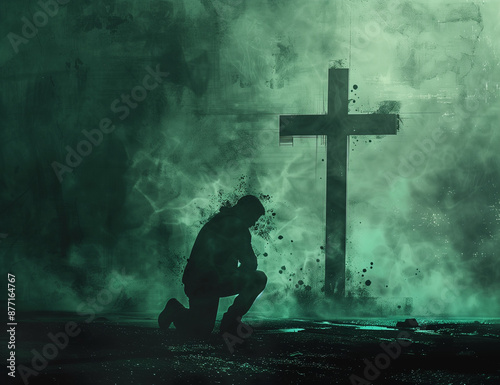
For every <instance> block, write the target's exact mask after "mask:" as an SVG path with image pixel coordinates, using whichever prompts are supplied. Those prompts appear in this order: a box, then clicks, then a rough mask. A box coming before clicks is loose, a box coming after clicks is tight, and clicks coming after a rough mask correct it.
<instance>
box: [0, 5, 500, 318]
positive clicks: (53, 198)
mask: <svg viewBox="0 0 500 385" xmlns="http://www.w3.org/2000/svg"><path fill="white" fill-rule="evenodd" d="M0 7H1V8H0V21H1V23H0V30H1V34H0V36H2V41H1V45H0V68H1V71H0V78H1V84H2V87H1V88H0V89H1V98H0V116H1V117H2V119H1V120H0V122H1V123H0V129H1V133H2V136H1V139H2V140H1V142H0V149H1V156H0V169H1V171H2V172H1V175H0V194H1V195H0V211H1V218H0V233H2V234H8V235H7V237H6V238H4V239H3V238H2V239H1V241H2V242H1V243H0V255H1V256H2V271H3V272H4V273H7V272H10V273H14V274H16V276H17V295H18V306H20V307H21V308H22V309H24V310H33V309H61V310H69V311H75V310H76V309H77V308H78V307H79V306H80V305H81V304H82V303H85V302H87V301H92V300H95V298H96V295H98V293H99V292H100V291H101V290H102V289H103V288H106V287H108V285H110V282H112V280H113V278H116V277H119V278H121V279H122V281H123V282H126V283H127V284H126V286H125V288H124V289H123V291H122V292H121V293H120V295H118V296H116V297H114V298H113V299H112V301H111V302H110V303H109V304H108V305H107V306H105V307H103V308H104V309H105V310H107V311H125V310H130V311H147V312H157V311H160V310H161V309H162V307H163V306H164V303H165V301H166V300H167V299H168V298H170V297H171V296H176V297H178V298H179V299H180V300H181V301H182V302H184V303H186V298H185V296H184V294H183V288H182V285H181V276H182V271H183V268H184V265H185V263H186V259H187V257H188V256H189V252H190V248H191V246H192V244H193V242H194V238H195V237H196V234H197V232H198V231H199V229H200V228H201V226H202V224H203V223H204V222H205V221H206V220H207V219H208V218H209V217H210V216H211V215H212V214H213V213H215V212H216V211H217V210H218V209H219V208H220V206H221V205H223V204H228V203H230V204H233V203H235V202H236V200H237V199H238V197H239V196H241V195H244V194H255V195H259V196H261V197H262V198H263V202H264V204H265V206H266V209H267V210H268V213H267V215H266V218H264V219H262V220H261V221H260V222H259V224H258V228H257V229H255V230H254V237H253V245H254V249H255V251H256V254H257V255H258V260H259V269H261V270H263V271H264V272H266V274H267V275H268V278H269V283H268V286H267V288H266V290H265V292H264V293H263V294H262V295H261V297H260V298H259V299H258V301H257V302H256V304H255V305H254V307H253V311H255V312H259V313H264V314H267V315H270V316H292V315H294V314H297V313H299V312H300V311H303V310H304V309H309V310H310V311H313V312H314V311H315V312H316V313H317V314H321V315H323V316H326V317H333V316H335V315H338V313H336V310H335V309H336V308H335V307H333V308H329V309H330V310H325V307H324V304H325V301H324V295H323V293H322V289H323V285H324V281H323V276H324V252H323V250H322V246H323V244H324V226H325V215H324V210H325V207H324V202H325V172H326V170H325V162H324V159H325V156H326V154H325V139H324V138H322V137H317V138H301V139H295V140H294V145H293V146H285V145H281V146H280V145H279V134H278V133H279V124H278V121H279V114H322V113H324V112H325V108H326V107H325V106H326V93H327V70H328V68H329V67H330V66H338V67H348V68H350V84H351V87H352V100H351V112H352V113H354V112H357V113H371V112H374V111H376V110H377V109H379V107H380V106H381V105H384V103H385V104H386V102H387V101H394V102H396V105H399V106H400V114H401V119H402V125H401V129H400V132H399V134H398V135H397V136H394V137H380V138H377V137H351V139H350V143H349V150H350V152H349V154H350V155H349V176H348V196H349V198H348V240H347V245H348V250H347V259H348V266H347V276H348V278H349V279H348V281H347V290H346V291H347V292H348V293H349V294H350V295H351V296H357V297H377V298H382V299H387V300H389V302H390V301H393V305H394V312H397V311H398V310H397V308H396V307H395V305H397V304H398V303H401V301H400V299H401V298H405V297H412V298H413V312H414V314H427V315H442V314H445V315H477V314H482V315H498V313H499V306H498V304H499V296H498V294H499V289H500V283H499V282H500V263H499V261H500V259H499V257H498V251H497V247H496V246H498V236H499V229H500V211H499V210H500V194H499V192H498V183H499V178H500V162H499V157H498V150H499V144H500V130H499V116H500V106H499V103H498V94H499V84H500V68H499V64H500V59H499V52H500V49H499V43H498V39H497V37H498V36H499V35H500V27H499V26H498V22H497V21H498V20H499V18H500V2H499V1H482V2H468V1H458V2H453V3H448V2H443V1H430V0H429V1H412V2H405V1H398V2H389V1H359V0H358V1H319V0H316V1H295V0H289V1H277V0H274V1H272V0H269V1H263V0H260V1H242V0H236V1H228V0H224V1H223V0H212V1H209V0H203V1H196V0H190V1H187V0H186V1H184V2H183V1H180V0H178V1H141V2H137V1H113V0H106V1H91V0H88V1H85V2H80V1H78V2H77V1H72V2H69V3H68V4H67V5H65V6H61V8H60V10H59V12H58V14H57V15H56V16H54V17H52V18H50V20H49V22H48V24H47V26H45V27H43V28H40V30H39V33H38V34H37V36H36V37H35V38H33V39H30V40H29V42H28V44H26V45H21V46H20V47H19V53H17V54H16V53H15V52H14V51H13V49H12V47H11V46H10V43H9V41H8V39H7V38H6V36H7V34H8V33H9V32H14V33H17V34H20V31H21V27H22V21H21V17H23V16H26V17H28V18H31V16H32V15H33V14H34V13H35V12H36V11H38V10H39V7H38V6H37V4H36V2H33V1H31V2H23V3H22V4H14V3H7V2H2V3H1V5H0ZM148 65H149V66H151V67H153V68H154V67H156V65H160V68H161V69H162V70H163V71H167V72H169V77H168V78H167V79H166V80H165V81H164V82H163V84H162V85H161V86H160V87H158V88H157V89H156V90H154V91H151V92H150V93H149V94H148V96H147V98H146V99H145V100H144V102H142V103H140V104H139V106H138V107H137V108H136V109H134V110H132V111H131V114H130V116H129V117H128V118H127V119H125V120H123V121H119V119H118V118H117V116H116V115H115V114H113V113H112V112H111V111H110V104H111V102H112V101H113V100H114V99H116V98H119V97H120V95H121V94H122V93H129V92H130V90H131V89H132V88H133V87H135V86H137V85H139V84H141V82H142V79H143V77H144V75H145V74H146V70H145V67H146V66H148ZM354 85H356V86H357V87H356V89H354V88H355V87H354ZM105 117H110V118H111V119H113V121H114V122H115V123H116V124H117V129H116V130H115V131H114V132H113V133H111V134H108V135H106V136H105V139H104V140H103V143H102V144H101V145H99V146H97V147H95V148H94V149H93V152H92V154H90V155H89V156H88V157H86V158H84V160H83V162H82V164H81V165H80V166H79V167H77V168H75V170H74V171H73V172H72V173H71V174H69V173H67V174H65V175H64V180H63V182H62V183H59V181H58V180H57V178H56V176H55V174H54V172H53V170H52V167H51V163H52V162H53V161H58V162H61V163H63V162H64V158H65V156H66V150H65V147H66V146H70V147H72V148H76V145H77V144H78V143H79V141H81V140H82V139H85V138H84V136H83V135H82V133H81V130H82V129H87V130H90V129H93V128H97V127H98V124H99V121H100V119H102V118H105ZM436 130H441V132H442V136H441V140H440V141H439V142H435V143H431V144H429V142H428V140H429V138H432V134H433V133H435V132H436ZM426 146H427V147H426ZM423 148H430V149H431V150H429V151H428V152H424V151H423V150H422V149H423ZM415 154H416V155H415ZM419 154H420V155H419ZM422 154H423V155H422ZM408 162H410V163H408ZM273 214H274V215H273ZM280 236H281V237H282V239H280V238H279V237H280ZM292 241H293V242H292ZM371 263H373V265H371ZM363 269H366V272H363ZM367 280H369V281H370V282H371V285H370V286H367V284H366V281H367ZM390 303H392V302H390ZM227 304H228V300H225V301H223V306H225V305H227ZM332 309H333V310H332ZM363 310H364V312H365V313H371V314H372V315H378V313H377V309H376V308H373V309H371V308H367V309H363Z"/></svg>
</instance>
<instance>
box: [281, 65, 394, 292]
mask: <svg viewBox="0 0 500 385" xmlns="http://www.w3.org/2000/svg"><path fill="white" fill-rule="evenodd" d="M348 86H349V70H348V69H333V68H331V69H330V70H329V72H328V110H327V113H326V115H281V116H280V140H283V137H291V136H311V135H324V136H326V137H327V139H326V143H327V147H326V154H327V163H326V244H325V293H326V295H328V296H331V297H335V298H343V297H344V296H345V246H346V202H347V189H346V188H347V162H348V158H347V157H348V151H347V147H348V136H349V135H395V134H396V133H397V130H398V128H399V116H398V115H397V114H387V115H382V114H368V115H367V114H364V115H361V114H356V115H354V114H353V115H350V114H349V113H348V105H349V89H348Z"/></svg>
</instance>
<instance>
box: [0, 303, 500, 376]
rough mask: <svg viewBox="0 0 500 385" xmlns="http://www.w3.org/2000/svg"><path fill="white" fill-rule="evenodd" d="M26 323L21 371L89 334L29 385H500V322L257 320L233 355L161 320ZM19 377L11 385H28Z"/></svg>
mask: <svg viewBox="0 0 500 385" xmlns="http://www.w3.org/2000/svg"><path fill="white" fill-rule="evenodd" d="M25 318H26V319H25V320H24V321H19V324H18V326H17V335H16V338H17V344H16V356H17V363H16V364H17V365H19V364H24V365H26V366H27V367H30V368H31V367H32V365H31V359H32V357H33V354H34V353H33V352H32V349H36V350H37V351H38V352H42V351H43V348H44V346H45V345H46V344H48V343H50V342H51V341H50V339H49V337H48V333H54V334H55V333H57V332H60V331H62V330H64V327H65V325H66V323H67V322H68V321H76V322H77V323H78V325H79V327H80V328H81V333H80V334H79V335H78V336H76V337H72V338H69V344H68V346H67V347H66V348H65V349H62V350H59V352H58V353H57V356H56V357H55V358H54V359H52V360H50V361H49V362H48V365H47V367H46V368H45V369H43V370H40V373H39V374H38V376H31V377H30V378H29V383H30V384H76V385H80V384H81V385H83V384H85V385H86V384H117V385H121V384H137V385H139V384H145V385H146V384H147V385H149V384H205V383H206V384H209V383H210V384H295V383H297V384H313V383H321V384H351V383H355V384H369V383H373V384H433V385H441V384H443V385H448V384H466V385H474V384H495V385H498V384H500V338H499V336H500V320H491V319H488V320H486V319H467V320H436V319H434V320H425V319H418V321H419V323H420V327H419V328H413V329H401V328H400V329H397V328H396V327H395V325H396V322H397V321H401V320H404V318H402V319H401V318H399V319H388V318H386V319H363V320H360V319H358V320H346V319H343V320H337V321H313V320H298V319H292V320H269V319H267V320H261V321H260V324H259V321H258V320H256V319H252V318H250V319H248V320H245V322H247V323H249V324H254V325H258V326H254V330H253V333H252V335H251V336H250V337H249V338H248V339H246V340H245V343H244V344H242V345H236V346H235V347H236V349H235V351H234V354H231V353H230V351H229V349H228V346H227V345H226V343H225V342H224V340H223V338H222V337H220V336H218V335H216V334H213V335H212V337H211V338H209V339H204V340H203V339H185V338H182V337H180V336H179V335H177V333H176V331H175V330H174V329H170V330H168V331H161V330H159V329H157V328H156V322H155V320H154V319H153V317H152V316H151V317H150V316H144V315H135V316H131V315H130V314H129V315H127V316H124V315H121V316H118V315H113V316H111V315H108V316H106V317H100V318H96V319H95V320H93V321H92V322H88V323H87V322H85V319H84V318H81V317H78V316H76V315H71V314H58V315H57V316H56V315H55V314H53V313H52V314H49V313H44V314H42V313H37V314H32V315H30V316H27V317H25ZM404 330H406V331H407V332H408V333H409V334H408V335H407V336H403V335H401V334H400V333H401V332H402V331H404ZM398 337H400V339H399V341H400V342H402V344H404V345H408V346H406V347H402V348H401V354H400V356H399V357H397V358H395V359H390V364H389V366H388V367H387V368H386V369H384V370H380V374H379V375H378V377H377V378H376V379H375V380H374V381H372V382H370V381H367V380H362V378H363V377H364V374H363V372H364V369H365V362H364V360H365V359H366V360H369V361H371V362H374V360H375V358H376V357H377V355H379V354H381V353H384V351H383V349H382V347H381V346H380V345H381V343H384V342H385V343H391V342H394V341H396V339H397V338H398ZM403 337H408V338H403ZM2 339H5V337H4V336H2ZM4 346H5V345H4ZM49 353H50V352H49ZM379 363H380V364H381V365H383V364H384V362H383V361H380V362H379ZM16 374H17V378H16V381H11V378H10V377H7V379H8V380H9V381H7V383H16V384H18V383H19V384H20V383H22V381H21V378H20V375H19V373H16ZM353 374H354V375H357V376H359V379H358V380H357V381H355V382H351V380H350V376H351V375H353ZM2 382H3V381H2Z"/></svg>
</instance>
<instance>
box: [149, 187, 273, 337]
mask: <svg viewBox="0 0 500 385" xmlns="http://www.w3.org/2000/svg"><path fill="white" fill-rule="evenodd" d="M264 213H265V211H264V206H262V203H261V202H260V201H259V199H257V198H256V197H254V196H252V195H247V196H244V197H243V198H241V199H240V200H239V201H238V203H237V204H236V205H235V206H233V207H230V208H221V210H220V212H219V213H218V214H217V215H215V216H214V217H213V218H212V219H210V221H208V223H206V224H205V225H204V226H203V228H202V229H201V231H200V233H199V234H198V237H197V238H196V241H195V243H194V246H193V249H192V251H191V256H190V257H189V260H188V263H187V266H186V268H185V270H184V275H183V277H182V282H183V283H184V291H185V293H186V295H187V296H188V298H189V309H186V308H185V307H184V306H183V305H182V304H181V303H180V302H179V301H177V300H176V299H175V298H172V299H170V300H169V301H168V302H167V305H166V306H165V309H164V310H163V311H162V312H161V314H160V316H159V317H158V324H159V326H160V328H162V329H167V328H168V327H169V326H170V324H171V323H172V322H173V323H174V325H175V327H176V329H178V330H179V331H181V332H183V333H185V334H191V335H198V336H200V335H201V336H203V335H208V334H210V333H211V332H212V329H213V328H214V325H215V319H216V316H217V308H218V306H219V298H220V297H228V296H232V295H235V294H238V296H237V297H236V298H235V300H234V303H233V304H232V305H231V307H230V308H229V309H228V311H227V312H226V313H225V314H224V316H223V318H222V322H221V326H220V331H221V332H226V331H227V332H232V333H233V334H234V333H235V331H236V328H237V326H238V320H239V318H240V317H243V315H245V314H246V312H247V311H248V310H249V309H250V307H251V306H252V304H253V302H254V301H255V299H256V298H257V296H258V295H259V294H260V293H261V292H262V291H263V290H264V287H265V286H266V283H267V277H266V275H265V274H264V273H263V272H262V271H258V270H257V257H256V256H255V253H254V251H253V249H252V245H251V235H250V231H249V228H250V227H252V226H253V225H255V223H256V221H257V220H258V219H259V217H260V216H262V215H264ZM238 263H239V266H238Z"/></svg>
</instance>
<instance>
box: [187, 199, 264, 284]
mask: <svg viewBox="0 0 500 385" xmlns="http://www.w3.org/2000/svg"><path fill="white" fill-rule="evenodd" d="M252 258H255V255H254V253H253V250H252V247H251V236H250V231H249V230H248V228H247V227H246V226H245V225H244V224H243V222H242V221H241V220H240V219H239V218H238V217H237V216H235V215H233V211H232V210H231V209H223V210H221V212H220V213H218V214H217V215H216V216H215V217H213V218H212V219H211V220H210V221H208V222H207V223H206V224H205V225H204V226H203V228H202V229H201V230H200V233H199V234H198V236H197V238H196V241H195V243H194V245H193V249H192V251H191V255H190V257H189V261H188V264H187V266H186V269H185V270H184V276H183V279H182V281H183V283H184V284H186V283H189V282H192V281H193V280H199V279H202V278H203V277H206V278H210V279H216V278H221V277H224V276H228V275H231V274H234V273H235V272H236V271H237V268H238V261H240V262H241V263H242V264H243V263H245V262H247V264H248V265H250V263H248V262H249V261H250V260H251V259H252ZM255 268H256V261H255Z"/></svg>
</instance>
